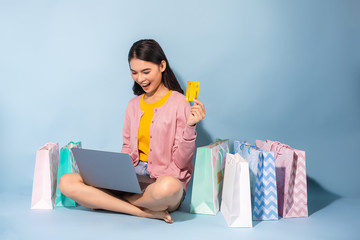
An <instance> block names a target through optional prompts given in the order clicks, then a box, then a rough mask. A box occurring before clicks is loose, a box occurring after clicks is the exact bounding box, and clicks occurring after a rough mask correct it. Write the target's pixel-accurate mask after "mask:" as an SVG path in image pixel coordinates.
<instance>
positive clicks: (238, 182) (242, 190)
mask: <svg viewBox="0 0 360 240" xmlns="http://www.w3.org/2000/svg"><path fill="white" fill-rule="evenodd" d="M220 210H221V213H222V215H223V216H224V218H225V221H226V223H227V225H228V226H229V227H252V211H251V197H250V177H249V164H248V163H247V162H246V161H245V160H244V159H243V158H242V157H241V156H240V155H239V154H238V153H237V154H235V155H233V154H229V153H228V154H227V155H226V161H225V173H224V182H223V191H222V201H221V208H220Z"/></svg>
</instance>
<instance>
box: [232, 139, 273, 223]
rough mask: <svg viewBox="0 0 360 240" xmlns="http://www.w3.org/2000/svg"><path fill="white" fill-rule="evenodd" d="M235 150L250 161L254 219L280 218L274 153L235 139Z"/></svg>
mask: <svg viewBox="0 0 360 240" xmlns="http://www.w3.org/2000/svg"><path fill="white" fill-rule="evenodd" d="M234 152H235V153H239V154H240V155H241V156H242V157H243V158H244V159H245V160H246V161H247V162H248V163H249V169H250V189H251V202H252V206H253V220H277V219H279V216H278V205H277V188H276V172H275V157H274V153H273V152H270V151H263V150H261V149H259V148H258V147H255V146H252V145H250V144H248V143H247V142H240V141H234Z"/></svg>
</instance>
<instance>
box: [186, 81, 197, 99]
mask: <svg viewBox="0 0 360 240" xmlns="http://www.w3.org/2000/svg"><path fill="white" fill-rule="evenodd" d="M199 88H200V83H199V82H192V81H188V82H187V86H186V98H185V99H186V101H194V100H198V98H199Z"/></svg>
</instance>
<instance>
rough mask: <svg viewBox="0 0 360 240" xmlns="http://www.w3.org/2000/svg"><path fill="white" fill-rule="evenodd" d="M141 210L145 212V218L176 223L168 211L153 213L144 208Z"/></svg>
mask: <svg viewBox="0 0 360 240" xmlns="http://www.w3.org/2000/svg"><path fill="white" fill-rule="evenodd" d="M141 210H142V211H143V212H144V216H143V217H147V218H156V219H162V220H164V221H165V222H167V223H173V222H174V220H173V219H172V217H171V215H170V214H169V213H168V211H151V210H149V209H146V208H143V209H141Z"/></svg>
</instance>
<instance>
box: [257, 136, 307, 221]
mask: <svg viewBox="0 0 360 240" xmlns="http://www.w3.org/2000/svg"><path fill="white" fill-rule="evenodd" d="M255 144H256V146H258V147H259V148H261V149H264V150H268V151H272V152H274V153H275V165H276V179H277V186H278V206H279V215H280V216H281V217H283V218H292V217H307V216H308V205H307V182H306V160H305V151H302V150H297V149H293V148H291V147H290V146H288V145H286V144H282V143H280V142H274V141H270V140H266V141H261V140H256V143H255Z"/></svg>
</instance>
